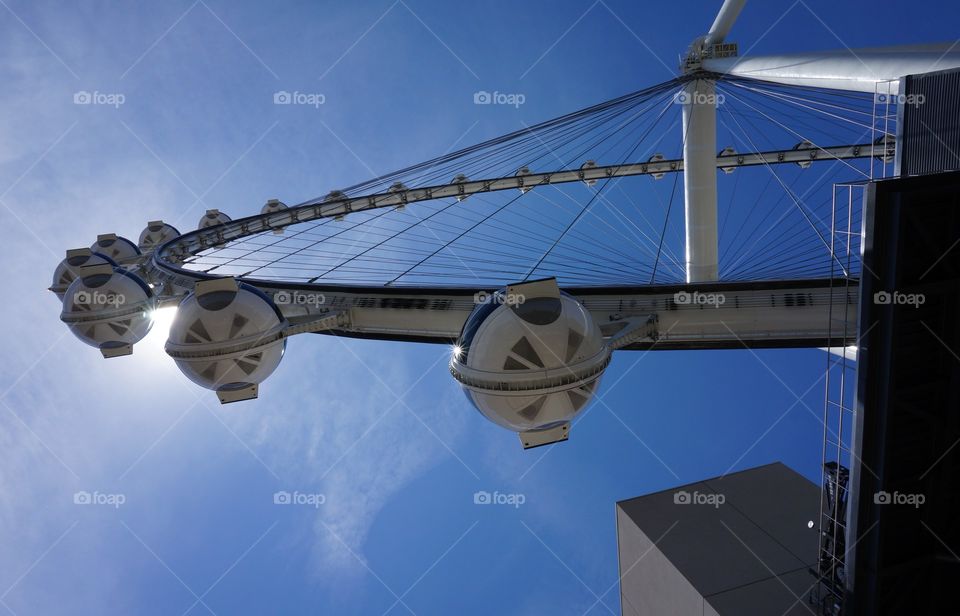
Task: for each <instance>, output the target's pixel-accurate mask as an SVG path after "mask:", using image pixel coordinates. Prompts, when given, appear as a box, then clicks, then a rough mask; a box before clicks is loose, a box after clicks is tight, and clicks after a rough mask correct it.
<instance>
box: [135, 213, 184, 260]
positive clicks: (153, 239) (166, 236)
mask: <svg viewBox="0 0 960 616" xmlns="http://www.w3.org/2000/svg"><path fill="white" fill-rule="evenodd" d="M175 237H180V232H179V231H178V230H177V228H176V227H174V226H173V225H169V224H167V223H165V222H163V221H162V220H152V221H150V222H148V223H147V226H146V228H144V230H143V231H141V232H140V239H139V240H138V241H137V244H138V245H139V246H140V250H143V251H145V252H146V251H150V250H153V249H155V248H157V247H158V246H160V245H161V244H165V243H166V242H169V241H170V240H172V239H173V238H175Z"/></svg>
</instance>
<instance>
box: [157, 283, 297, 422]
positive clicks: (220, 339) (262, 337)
mask: <svg viewBox="0 0 960 616" xmlns="http://www.w3.org/2000/svg"><path fill="white" fill-rule="evenodd" d="M286 325H287V321H286V319H284V317H283V315H282V314H281V313H280V311H279V310H278V309H277V307H276V305H274V303H273V302H272V301H270V299H269V298H268V297H267V296H266V295H265V294H264V293H263V292H261V291H260V290H259V289H256V288H255V287H252V286H250V285H247V284H243V283H239V284H238V283H237V282H236V281H235V280H234V279H233V278H219V279H216V280H210V281H204V282H198V283H197V285H196V287H195V289H194V291H193V292H191V293H190V294H188V295H187V296H186V297H184V299H183V301H182V302H180V307H179V309H178V310H177V316H176V318H175V319H174V321H173V324H172V325H171V327H170V336H169V338H168V339H167V344H166V351H167V354H168V355H170V356H171V357H172V358H173V359H174V360H175V361H176V363H177V367H178V368H180V371H181V372H183V374H184V375H186V377H187V378H188V379H190V380H191V381H193V382H194V383H196V384H197V385H199V386H201V387H204V388H206V389H212V390H214V391H216V392H217V395H218V397H219V398H220V401H221V402H223V403H226V402H234V401H237V400H247V399H250V398H256V397H257V390H258V387H257V386H258V385H259V384H260V383H262V382H263V381H264V380H265V379H266V378H267V377H268V376H270V375H271V374H272V373H273V371H274V370H276V368H277V366H278V365H279V364H280V360H281V359H282V358H283V352H284V349H285V348H286V338H285V337H284V328H285V327H286Z"/></svg>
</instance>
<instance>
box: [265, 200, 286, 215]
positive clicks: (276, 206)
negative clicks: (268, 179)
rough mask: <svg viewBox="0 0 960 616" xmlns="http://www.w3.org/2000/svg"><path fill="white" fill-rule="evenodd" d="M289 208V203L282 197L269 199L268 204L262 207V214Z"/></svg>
mask: <svg viewBox="0 0 960 616" xmlns="http://www.w3.org/2000/svg"><path fill="white" fill-rule="evenodd" d="M285 209H288V208H287V204H286V203H284V202H283V201H281V200H280V199H268V200H267V203H266V205H264V206H263V207H262V208H261V209H260V213H261V214H273V213H276V212H282V211H283V210H285Z"/></svg>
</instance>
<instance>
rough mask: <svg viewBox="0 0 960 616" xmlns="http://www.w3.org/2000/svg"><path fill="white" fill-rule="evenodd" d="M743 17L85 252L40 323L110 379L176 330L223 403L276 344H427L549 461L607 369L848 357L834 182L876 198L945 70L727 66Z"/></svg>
mask: <svg viewBox="0 0 960 616" xmlns="http://www.w3.org/2000/svg"><path fill="white" fill-rule="evenodd" d="M744 4H745V0H726V1H725V2H724V3H723V6H722V8H721V9H720V12H719V14H718V15H717V17H716V19H715V21H714V22H713V25H712V27H711V28H710V30H709V31H708V32H707V34H705V35H704V36H701V37H698V38H697V39H695V40H694V41H693V43H692V44H691V45H690V48H689V49H688V50H687V51H686V53H685V54H684V55H683V59H682V61H681V66H680V73H681V74H680V76H678V77H676V78H674V79H671V80H670V81H667V82H664V83H661V84H657V85H654V86H652V87H648V88H644V89H642V90H638V91H636V92H632V93H629V94H625V95H623V96H620V97H618V98H615V99H613V100H609V101H605V102H602V103H599V104H596V105H593V106H591V107H588V108H586V109H582V110H579V111H576V112H573V113H570V114H567V115H564V116H561V117H559V118H555V119H551V120H547V121H545V122H541V123H539V124H536V125H534V126H530V127H526V128H524V129H523V130H519V131H516V132H513V133H510V134H508V135H504V136H502V137H498V138H495V139H491V140H488V141H485V142H483V143H480V144H477V145H474V146H471V147H468V148H465V149H462V150H459V151H456V152H452V153H448V154H444V155H441V156H438V157H436V158H434V159H431V160H428V161H426V162H423V163H419V164H415V165H411V166H409V167H406V168H404V169H400V170H398V171H395V172H393V173H389V174H386V175H383V176H380V177H376V178H373V179H371V180H369V181H367V182H363V183H361V184H356V185H354V186H349V187H343V188H339V189H335V190H331V191H330V192H328V193H327V194H326V195H325V196H323V197H321V198H318V199H313V200H309V201H306V202H303V203H300V204H298V205H290V206H288V205H287V204H285V203H283V202H281V201H280V200H278V199H271V200H270V201H268V202H267V203H266V204H265V205H264V206H263V207H262V209H261V210H260V212H259V213H257V214H254V215H249V216H245V217H241V218H237V219H231V217H230V216H228V215H227V214H225V213H223V212H220V211H218V210H209V211H207V212H206V213H205V214H204V215H203V217H202V218H201V219H200V220H199V222H198V225H197V229H195V230H192V231H189V232H186V233H181V232H180V231H178V230H177V229H176V228H174V227H173V226H172V225H170V224H167V223H164V222H163V221H151V222H149V223H148V224H147V226H146V228H145V229H143V231H142V233H141V234H140V236H139V238H138V240H137V242H133V241H130V240H128V239H126V238H124V237H122V236H118V235H115V234H108V235H101V236H100V237H98V238H97V240H96V242H94V243H93V244H92V245H91V246H90V247H89V248H79V249H74V250H69V251H68V252H67V256H66V258H65V259H64V260H63V261H62V262H61V264H60V265H59V267H58V268H57V270H56V272H55V274H54V280H53V284H52V286H51V287H50V290H51V291H53V292H54V293H56V294H57V296H58V297H59V298H60V299H61V300H62V302H63V311H62V313H61V319H62V320H63V321H64V322H65V323H66V324H67V325H68V327H69V328H70V329H71V331H72V332H73V333H74V334H75V335H76V336H77V337H78V338H79V339H80V340H81V341H83V342H85V343H87V344H89V345H91V346H93V347H96V348H97V349H99V350H100V351H101V353H102V355H103V356H104V357H108V358H110V357H116V356H122V355H128V354H130V353H132V350H133V346H134V345H135V344H136V343H137V342H138V341H139V340H141V339H142V338H143V337H144V336H145V335H146V334H147V332H148V331H149V330H150V328H151V325H152V319H153V313H154V311H155V310H157V309H158V308H160V307H166V306H177V316H176V318H175V320H174V322H173V325H172V327H171V329H170V334H169V338H168V340H167V343H166V352H167V354H168V355H170V357H172V358H173V360H174V361H175V362H176V364H177V365H178V367H179V368H180V370H181V371H182V372H183V373H184V374H185V375H186V376H187V377H188V378H189V379H190V380H192V381H193V382H195V383H196V384H197V385H199V386H201V387H204V388H207V389H210V390H213V391H215V392H216V394H217V396H218V397H219V399H220V401H221V402H223V403H227V402H236V401H241V400H247V399H251V398H256V397H257V396H258V390H259V385H260V384H261V383H263V382H264V381H265V380H266V379H267V378H268V377H269V376H270V374H271V373H273V372H274V371H275V370H276V368H277V367H278V365H279V364H280V362H281V360H282V357H283V353H284V348H285V345H286V343H287V339H288V338H290V337H291V336H293V335H296V334H305V333H323V334H331V335H338V336H346V337H358V338H370V339H379V340H393V341H398V343H402V342H432V343H442V344H444V345H447V347H446V348H445V350H444V351H443V352H449V353H450V355H451V358H450V373H451V375H452V377H453V378H454V379H456V380H457V381H458V382H459V383H460V385H461V386H462V387H463V389H464V391H465V393H466V394H467V396H468V398H469V399H470V401H471V402H472V403H473V404H474V405H475V406H476V407H477V408H478V409H479V410H480V412H481V413H483V415H484V416H486V417H487V418H488V419H490V420H491V421H493V422H495V423H496V424H498V425H500V426H502V427H504V428H506V429H508V430H512V431H514V432H517V433H518V434H519V435H520V440H521V443H522V445H523V446H524V447H525V448H529V447H535V446H539V445H544V444H548V443H553V442H557V441H561V440H565V439H566V438H567V437H568V433H569V427H570V424H571V420H572V419H573V418H574V417H575V416H576V415H577V414H578V413H580V412H582V411H583V409H584V408H586V406H587V405H588V404H589V402H590V400H591V398H592V396H593V395H594V394H595V392H596V391H597V388H598V386H599V383H600V379H601V377H602V375H603V372H604V370H605V369H606V367H607V366H608V364H609V363H610V359H611V355H612V353H613V352H614V351H620V350H647V349H715V348H742V347H744V346H746V347H769V348H775V347H822V346H845V345H847V344H849V343H852V342H853V336H854V333H853V332H852V331H851V332H850V333H849V334H848V335H847V336H846V337H844V338H843V339H840V340H838V339H836V337H835V336H834V335H833V334H832V333H831V327H830V322H831V320H845V321H850V322H852V321H855V319H856V313H855V311H856V302H857V297H856V282H857V280H858V277H859V274H860V272H859V268H858V266H857V263H856V262H855V261H853V262H851V261H849V260H842V259H838V258H837V252H838V251H837V246H836V245H835V242H836V240H835V238H834V237H833V235H832V231H833V230H835V229H837V228H843V229H846V230H847V232H846V233H845V234H844V235H843V236H842V238H841V240H840V241H842V242H844V243H845V248H846V250H847V251H848V252H851V251H853V252H856V250H857V247H858V242H859V224H860V221H859V216H860V212H859V208H858V207H856V206H855V204H851V207H849V208H845V209H844V208H840V209H838V208H836V207H834V203H833V191H832V186H833V183H834V182H835V181H837V180H838V179H844V180H869V179H871V178H875V177H883V176H887V175H890V174H892V173H893V169H894V166H893V163H894V158H895V156H896V151H897V150H896V143H895V138H894V135H895V134H896V130H895V125H896V118H897V107H898V105H903V104H905V102H904V101H903V100H901V98H900V97H899V96H898V94H899V89H898V88H899V82H900V80H901V78H903V77H904V76H906V75H910V74H916V73H925V72H930V71H935V70H943V69H947V68H955V67H958V66H960V50H953V49H952V47H948V46H947V45H920V46H910V47H887V48H873V49H863V50H855V51H850V50H842V51H837V52H805V53H795V54H783V55H774V56H749V55H747V56H740V55H739V47H738V44H737V43H735V42H731V41H729V40H728V34H729V32H730V31H731V28H732V27H733V24H734V22H735V20H736V18H737V16H738V15H739V13H740V12H741V10H742V9H743V7H744ZM681 180H682V187H681V186H680V183H681ZM851 230H852V231H851ZM840 280H842V281H843V282H844V284H837V282H838V281H840ZM447 349H449V351H447Z"/></svg>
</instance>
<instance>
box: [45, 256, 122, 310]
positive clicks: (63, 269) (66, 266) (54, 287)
mask: <svg viewBox="0 0 960 616" xmlns="http://www.w3.org/2000/svg"><path fill="white" fill-rule="evenodd" d="M103 264H109V265H116V262H115V261H114V260H113V259H111V258H110V257H108V256H106V255H103V254H100V253H99V252H93V251H91V250H90V249H89V248H75V249H73V250H68V251H67V256H66V257H65V258H64V259H63V261H61V262H60V264H59V265H57V269H55V270H54V271H53V284H51V285H50V287H49V289H50V290H51V291H53V292H54V294H55V295H56V296H57V299H59V300H60V301H63V296H64V294H65V293H66V292H67V287H69V286H70V283H71V282H73V281H74V280H76V278H77V276H79V275H80V268H81V267H83V266H84V265H103Z"/></svg>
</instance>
